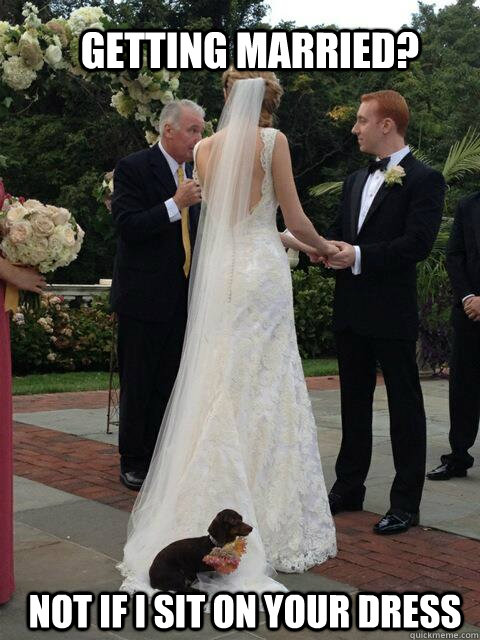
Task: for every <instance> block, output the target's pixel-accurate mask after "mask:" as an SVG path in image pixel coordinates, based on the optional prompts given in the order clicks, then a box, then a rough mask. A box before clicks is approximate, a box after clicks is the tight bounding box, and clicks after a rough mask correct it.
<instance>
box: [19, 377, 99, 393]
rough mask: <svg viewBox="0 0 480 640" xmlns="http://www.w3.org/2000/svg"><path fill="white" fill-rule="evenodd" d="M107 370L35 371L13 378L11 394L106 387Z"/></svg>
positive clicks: (91, 389) (90, 389)
mask: <svg viewBox="0 0 480 640" xmlns="http://www.w3.org/2000/svg"><path fill="white" fill-rule="evenodd" d="M109 379H110V374H109V373H108V371H68V372H66V373H37V374H33V375H30V376H22V377H16V376H15V377H14V378H13V395H14V396H18V395H31V394H34V393H61V392H64V391H96V390H100V389H108V382H109Z"/></svg>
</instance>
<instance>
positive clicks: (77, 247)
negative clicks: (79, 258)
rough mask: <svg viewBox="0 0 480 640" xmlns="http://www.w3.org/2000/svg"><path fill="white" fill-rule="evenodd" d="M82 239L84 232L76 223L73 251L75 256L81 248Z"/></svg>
mask: <svg viewBox="0 0 480 640" xmlns="http://www.w3.org/2000/svg"><path fill="white" fill-rule="evenodd" d="M84 237H85V231H84V230H83V229H82V227H81V226H80V225H79V224H78V222H77V241H76V243H75V249H74V250H75V253H76V254H78V252H79V251H80V249H81V248H82V244H83V239H84Z"/></svg>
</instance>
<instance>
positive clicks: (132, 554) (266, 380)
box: [120, 120, 336, 593]
mask: <svg viewBox="0 0 480 640" xmlns="http://www.w3.org/2000/svg"><path fill="white" fill-rule="evenodd" d="M257 121H258V120H257ZM276 133H277V131H276V130H275V129H271V128H264V129H261V130H260V135H261V141H262V145H263V148H262V152H261V165H262V167H263V170H264V173H265V175H264V179H263V185H262V196H261V199H260V201H259V202H258V203H257V204H256V206H255V207H254V208H253V210H251V211H250V213H249V215H247V216H246V217H245V218H244V219H242V220H241V222H240V223H239V224H238V225H237V226H236V233H235V237H234V241H233V243H232V247H231V251H230V252H229V253H230V255H228V257H227V256H225V258H224V259H225V261H226V262H225V263H224V264H220V265H218V270H219V282H220V283H221V286H220V288H221V289H222V290H223V292H224V293H223V294H221V295H223V296H224V298H222V299H224V304H223V306H222V308H221V309H220V311H219V313H220V315H221V323H222V324H221V326H225V324H226V325H227V326H228V331H222V330H218V331H216V332H215V334H214V335H197V336H196V337H195V340H196V341H197V344H203V345H206V348H207V349H208V352H207V353H208V358H206V359H207V360H208V363H204V368H203V370H202V378H203V387H202V389H201V392H200V393H198V394H197V395H196V396H195V398H189V389H188V387H187V388H184V393H185V397H184V398H183V401H180V399H179V407H182V406H184V404H183V405H182V402H183V403H186V404H188V405H192V404H193V403H195V404H196V406H195V407H190V409H189V411H190V412H189V417H188V418H187V416H184V417H183V418H182V422H181V423H178V422H177V424H176V425H174V426H173V427H172V430H171V439H169V436H168V435H167V437H166V438H164V441H163V443H162V445H161V448H162V451H163V453H164V454H165V455H164V456H163V458H161V459H160V461H159V462H156V463H155V469H154V471H152V469H151V471H150V473H149V476H148V478H147V481H146V485H147V487H146V493H147V498H146V499H144V500H142V496H140V498H139V500H138V505H136V511H134V514H133V516H132V521H133V525H132V530H131V533H130V537H129V540H128V542H127V545H126V547H125V558H124V562H123V563H122V565H120V570H121V571H122V573H123V575H124V576H125V581H124V583H123V585H122V588H123V589H125V590H127V591H130V592H133V591H135V590H142V591H145V592H151V589H150V588H149V585H148V568H149V566H150V563H151V561H152V560H153V557H154V556H155V555H156V553H157V552H158V551H159V550H160V549H161V548H163V547H164V546H166V545H167V544H168V543H170V542H172V541H174V540H177V539H181V538H185V537H190V536H201V535H205V534H206V531H207V528H208V526H209V524H210V522H211V521H212V520H213V518H214V517H215V515H216V514H217V512H219V511H220V510H222V509H225V508H230V509H235V510H236V511H238V512H239V513H240V514H242V516H243V518H244V521H246V522H248V523H249V524H251V525H252V526H253V527H254V530H253V532H252V533H251V534H250V535H249V537H248V539H247V541H248V542H247V552H246V554H245V556H244V557H243V558H242V561H241V563H240V567H239V568H238V569H237V571H235V572H234V573H232V574H230V575H228V576H220V575H218V574H213V575H212V574H205V575H204V574H200V584H199V588H201V589H205V590H208V591H209V592H214V591H218V590H230V591H256V592H257V593H258V592H262V591H268V590H270V591H278V590H281V589H283V586H282V585H281V584H279V583H278V582H275V581H274V580H273V579H272V578H270V577H269V575H272V573H273V572H272V571H271V569H272V568H274V569H276V570H278V571H281V572H303V571H306V570H307V569H309V568H310V567H312V566H314V565H316V564H319V563H322V562H324V561H325V560H326V559H327V558H329V557H331V556H334V555H335V554H336V538H335V528H334V524H333V520H332V517H331V514H330V508H329V504H328V498H327V493H326V489H325V483H324V478H323V472H322V466H321V461H320V455H319V451H318V444H317V431H316V426H315V421H314V417H313V413H312V408H311V404H310V399H309V397H308V393H307V389H306V385H305V379H304V375H303V371H302V365H301V360H300V356H299V353H298V347H297V340H296V334H295V325H294V314H293V303H292V282H291V274H290V268H289V263H288V259H287V255H286V253H285V250H284V247H283V245H282V243H281V241H280V239H279V234H278V231H277V228H276V211H277V206H278V203H277V201H276V197H275V192H274V187H273V179H272V170H271V165H272V152H273V147H274V143H275V136H276ZM208 206H209V205H207V210H208ZM218 286H219V285H217V288H218ZM189 321H191V322H192V326H195V322H196V320H195V319H191V318H189ZM187 353H188V347H187ZM185 359H188V355H187V354H186V353H185V352H184V356H183V359H182V364H183V361H184V360H185ZM186 366H187V367H188V362H187V363H186ZM179 378H180V379H181V378H182V369H181V371H180V374H179ZM199 382H201V381H198V380H197V381H196V383H199ZM177 383H178V379H177ZM192 384H193V383H192ZM182 386H183V385H182ZM176 391H177V389H176V390H175V391H174V396H175V393H176ZM173 402H175V398H174V400H173ZM187 424H188V427H187V426H186V425H187ZM184 425H185V426H184ZM179 429H180V430H181V429H187V430H189V431H188V435H187V436H184V437H183V438H182V440H181V443H182V444H181V447H180V444H179V443H178V442H177V443H176V444H175V433H176V434H177V438H178V437H179V436H178V430H179ZM179 448H181V449H182V450H181V451H179V450H178V449H179ZM172 456H175V458H174V460H172ZM153 476H155V477H153ZM142 493H143V490H142Z"/></svg>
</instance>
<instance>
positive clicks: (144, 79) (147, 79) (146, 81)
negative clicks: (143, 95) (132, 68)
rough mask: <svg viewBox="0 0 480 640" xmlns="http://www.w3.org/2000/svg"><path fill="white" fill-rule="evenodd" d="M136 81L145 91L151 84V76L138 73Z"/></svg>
mask: <svg viewBox="0 0 480 640" xmlns="http://www.w3.org/2000/svg"><path fill="white" fill-rule="evenodd" d="M137 80H138V82H139V83H140V84H141V85H142V87H143V88H144V89H146V88H147V87H148V86H149V85H151V84H152V82H153V78H152V76H149V75H147V74H146V73H140V74H139V76H138V78H137Z"/></svg>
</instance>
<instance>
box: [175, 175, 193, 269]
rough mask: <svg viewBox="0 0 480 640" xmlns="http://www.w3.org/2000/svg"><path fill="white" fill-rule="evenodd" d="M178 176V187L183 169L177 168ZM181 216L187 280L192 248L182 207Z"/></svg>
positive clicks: (184, 267) (183, 177) (186, 218)
mask: <svg viewBox="0 0 480 640" xmlns="http://www.w3.org/2000/svg"><path fill="white" fill-rule="evenodd" d="M177 175H178V184H179V186H180V185H181V184H182V182H183V180H184V179H185V176H184V173H183V167H181V166H180V167H178V170H177ZM181 215H182V242H183V248H184V249H185V263H184V265H183V272H184V273H185V277H186V278H188V274H189V272H190V262H191V259H192V248H191V246H190V233H189V231H188V207H184V208H183V209H182V211H181Z"/></svg>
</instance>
